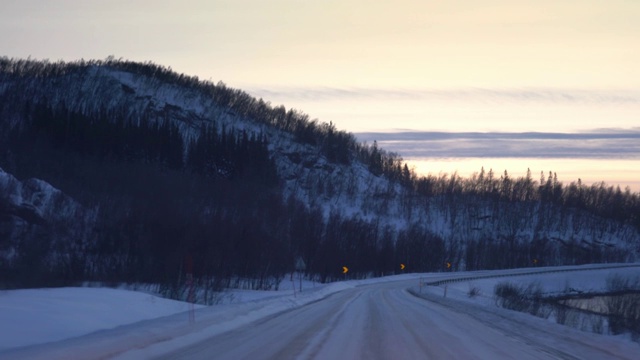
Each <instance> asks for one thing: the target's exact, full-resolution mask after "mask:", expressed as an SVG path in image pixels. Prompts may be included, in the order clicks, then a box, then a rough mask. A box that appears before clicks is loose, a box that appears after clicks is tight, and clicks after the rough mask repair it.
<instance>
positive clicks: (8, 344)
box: [0, 264, 640, 360]
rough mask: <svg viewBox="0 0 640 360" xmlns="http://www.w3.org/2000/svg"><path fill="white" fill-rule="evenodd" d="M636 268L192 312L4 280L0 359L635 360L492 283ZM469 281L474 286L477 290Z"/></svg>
mask: <svg viewBox="0 0 640 360" xmlns="http://www.w3.org/2000/svg"><path fill="white" fill-rule="evenodd" d="M639 270H640V267H638V264H632V265H624V264H619V265H615V264H614V265H611V264H609V265H586V266H568V267H558V268H544V269H512V270H497V271H478V272H467V273H431V274H404V275H396V276H390V277H385V278H376V279H366V280H349V281H343V282H336V283H330V284H323V285H320V284H318V285H317V286H316V285H315V284H307V285H308V286H306V287H305V290H304V291H303V292H298V293H297V294H296V293H292V292H290V290H285V291H276V292H269V293H268V294H262V293H261V294H260V295H261V298H259V299H258V298H256V299H250V298H247V299H245V300H241V301H239V302H234V303H227V304H221V305H216V306H211V307H202V308H199V309H196V310H195V322H191V321H190V320H189V319H191V316H187V315H188V312H181V310H180V309H177V308H175V305H176V304H175V302H171V301H168V300H164V299H159V298H156V297H153V296H151V295H149V294H144V293H135V292H131V293H129V292H126V291H120V290H114V289H78V288H61V289H40V290H37V289H36V290H13V291H7V292H4V293H0V318H1V319H3V320H4V322H2V323H1V324H0V335H1V336H0V337H1V338H2V339H3V340H5V341H4V342H0V344H3V345H2V346H0V359H12V360H16V359H47V360H51V359H65V360H66V359H107V358H115V359H117V360H137V359H151V358H162V359H332V360H333V359H429V358H431V359H549V358H551V359H637V358H638V356H637V354H640V344H638V343H637V342H633V341H631V340H630V339H629V337H628V336H624V335H619V336H606V335H597V334H592V333H587V332H582V331H579V330H576V329H574V328H571V327H568V326H562V325H558V324H556V323H555V322H554V321H553V320H552V319H541V318H536V317H533V316H531V315H528V314H524V313H518V312H514V311H509V310H505V309H501V308H498V307H496V306H495V300H494V299H493V295H492V294H493V288H494V286H495V285H496V284H497V283H499V282H503V281H505V276H508V281H509V282H514V283H516V284H521V285H523V286H524V285H527V284H530V283H531V282H532V281H535V282H538V283H540V284H541V285H542V286H543V287H544V289H545V292H548V293H556V292H557V291H558V289H563V288H566V287H571V288H574V287H575V288H576V289H582V290H584V291H587V292H588V291H596V292H597V291H600V290H602V289H605V288H606V281H607V279H608V278H609V277H610V276H611V275H613V274H616V275H620V276H624V277H629V278H635V277H637V276H638V274H639V273H638V271H639ZM542 271H544V273H543V272H542ZM445 280H446V281H447V283H446V284H445V283H443V281H445ZM425 283H430V284H440V285H438V286H419V285H420V284H425ZM471 288H477V289H480V291H479V293H478V295H477V296H476V297H474V298H469V297H468V295H467V294H468V292H469V289H471ZM446 289H448V292H446ZM237 294H238V299H240V298H241V296H239V294H240V292H238V293H237ZM444 294H447V297H446V298H445V297H444V296H443V295H444ZM254 295H256V296H257V294H254ZM416 295H418V296H416ZM98 296H99V297H98ZM265 296H266V297H265ZM234 297H235V296H234ZM169 305H170V306H169ZM179 305H181V306H187V305H188V304H186V303H181V304H179ZM153 307H157V309H155V310H153V309H151V308H153ZM27 310H28V311H27ZM143 310H144V311H143ZM147 310H149V311H147ZM152 310H153V311H152ZM154 314H155V315H154ZM172 314H173V315H172ZM124 318H127V319H129V318H130V319H129V320H128V321H123V320H124ZM106 319H108V320H110V321H106ZM143 319H146V320H143ZM111 320H112V321H111ZM140 320H142V321H140ZM83 324H84V325H86V326H84V325H83ZM118 324H119V325H118ZM81 325H83V326H81ZM54 330H55V332H56V334H58V333H59V336H52V335H51V333H52V332H53V331H54ZM60 339H62V340H60Z"/></svg>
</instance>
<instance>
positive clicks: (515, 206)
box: [0, 58, 640, 289]
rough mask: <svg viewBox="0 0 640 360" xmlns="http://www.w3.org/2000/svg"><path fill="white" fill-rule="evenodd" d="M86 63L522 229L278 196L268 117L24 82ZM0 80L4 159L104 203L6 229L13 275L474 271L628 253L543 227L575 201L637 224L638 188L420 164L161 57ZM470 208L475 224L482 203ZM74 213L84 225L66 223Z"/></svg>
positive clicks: (4, 70)
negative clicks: (493, 231)
mask: <svg viewBox="0 0 640 360" xmlns="http://www.w3.org/2000/svg"><path fill="white" fill-rule="evenodd" d="M93 67H108V68H111V69H117V70H121V71H126V72H131V73H134V74H136V75H137V76H143V77H148V78H151V79H154V81H159V82H164V83H169V84H174V85H177V86H180V87H182V88H184V89H191V90H194V89H195V90H197V91H198V92H200V93H203V94H206V96H207V97H208V98H210V99H211V100H212V101H213V102H214V103H215V104H216V105H217V106H218V107H220V108H221V109H224V112H225V113H230V114H233V115H234V116H236V117H240V118H246V119H250V121H253V122H257V123H258V124H261V125H264V126H265V127H266V128H276V129H279V130H283V131H286V132H287V133H290V134H292V135H293V137H294V138H295V139H296V140H297V141H298V142H301V143H304V144H308V145H312V146H314V147H315V148H317V149H318V150H319V152H320V153H321V154H322V155H323V156H324V157H325V158H326V159H327V160H328V161H329V162H331V163H334V164H339V165H344V166H346V165H349V164H351V163H354V162H356V161H357V162H361V163H362V164H364V166H365V167H366V168H367V169H368V170H369V171H370V172H371V173H372V174H374V175H375V176H376V177H379V178H384V179H387V180H389V182H390V183H391V184H393V185H398V186H401V187H402V189H404V190H403V191H404V192H403V193H404V194H405V195H404V197H403V198H402V199H401V201H403V204H406V209H405V210H406V212H407V214H409V215H408V217H410V216H411V214H412V213H413V209H412V207H416V206H418V205H415V204H416V203H418V202H420V201H421V202H422V203H421V205H419V206H423V207H424V206H427V207H428V206H434V207H437V208H438V209H443V210H442V213H446V214H447V217H448V219H449V220H447V221H449V223H450V224H451V226H452V227H453V226H468V227H470V232H469V233H472V232H473V231H476V230H475V229H474V228H473V227H474V226H476V225H474V224H472V223H465V224H460V223H459V221H458V222H456V219H460V218H462V215H461V214H460V213H462V212H466V213H472V212H474V211H478V212H479V211H480V210H479V209H485V208H486V209H492V214H493V215H492V216H493V218H495V219H498V220H495V221H500V222H502V223H504V222H509V221H512V222H513V224H514V225H513V228H514V231H513V236H510V235H500V236H486V237H482V236H481V237H475V238H468V239H467V238H453V239H452V238H443V237H442V236H440V235H437V234H434V233H433V232H432V231H431V230H429V229H430V227H429V225H430V224H426V223H424V221H423V220H421V219H411V220H407V221H406V226H399V227H394V226H391V225H383V224H386V223H385V219H384V215H382V213H380V214H378V213H376V211H371V212H370V213H372V214H373V216H370V217H368V218H367V220H363V219H362V218H359V217H358V216H346V215H344V214H341V213H331V214H325V213H324V212H323V211H324V210H323V209H321V208H315V207H312V206H311V207H310V206H309V204H303V203H301V202H300V200H299V199H297V198H295V197H294V196H285V195H284V191H283V186H282V183H281V180H280V178H279V177H278V172H277V169H276V163H275V159H274V158H273V157H272V154H271V153H270V152H269V139H268V138H267V136H266V135H265V134H264V133H262V132H260V131H254V132H248V131H246V130H238V129H236V128H232V127H226V126H224V125H223V124H222V122H221V121H220V122H218V120H219V119H218V120H216V119H207V121H206V122H203V123H202V124H201V125H198V126H197V127H192V128H190V129H189V130H188V131H185V130H184V129H183V128H181V127H180V123H179V122H178V121H175V120H172V119H171V117H170V116H164V115H163V114H162V113H158V111H142V112H136V111H131V109H128V108H126V107H117V106H116V107H108V106H106V105H101V106H97V107H93V108H90V107H87V108H82V107H78V106H71V105H69V104H65V102H59V101H58V102H54V101H49V100H48V98H47V97H46V96H31V95H32V94H31V93H30V92H31V91H32V90H29V89H32V88H30V87H29V86H27V85H21V84H22V83H21V82H20V80H21V79H28V80H29V81H34V82H35V83H36V85H37V86H50V85H51V84H55V83H56V81H58V80H60V79H62V78H63V77H65V76H71V75H73V76H78V77H84V76H88V75H86V73H87V70H88V69H90V68H93ZM95 81H100V80H99V79H98V80H95ZM0 82H5V83H7V84H13V85H12V86H14V87H13V88H12V91H5V92H4V93H0V131H1V132H0V167H2V168H3V169H4V170H6V171H7V172H9V173H12V174H14V175H15V176H17V177H18V178H20V179H27V178H31V177H36V178H40V179H44V180H46V181H47V182H49V183H51V184H52V185H54V186H55V187H56V188H59V189H61V190H62V191H63V192H64V193H66V194H68V195H70V196H71V197H73V198H74V199H76V200H78V201H79V202H80V203H81V204H82V205H83V206H84V207H85V208H87V209H95V214H96V216H95V219H92V220H86V219H84V218H83V219H73V218H69V219H68V220H66V222H60V223H42V222H27V223H28V225H27V228H28V229H27V230H25V231H23V232H21V233H19V234H18V235H17V238H13V239H11V241H13V242H14V243H15V244H18V245H19V246H18V248H19V251H17V252H16V255H15V256H14V257H12V258H11V259H8V260H7V261H3V262H2V263H1V264H0V274H1V275H2V280H1V281H2V283H0V286H4V287H22V286H47V285H58V284H71V283H75V282H79V281H106V282H150V283H161V284H165V285H168V286H171V285H174V286H177V285H178V284H181V283H184V276H185V273H186V272H191V273H192V274H193V275H194V276H195V279H196V281H197V282H198V283H199V284H201V285H202V286H204V287H205V288H208V289H218V288H221V287H229V286H251V287H253V288H268V287H270V286H273V284H275V283H277V280H278V279H282V278H283V277H284V276H285V274H287V273H289V272H291V271H293V270H294V264H295V262H296V259H298V258H302V259H303V260H304V262H305V264H306V268H305V270H304V271H305V273H306V274H307V275H308V276H309V277H313V278H317V279H319V280H321V281H329V280H334V279H340V278H343V274H342V272H341V269H342V266H348V267H349V269H350V271H349V276H351V277H365V276H371V275H385V274H392V273H395V272H397V271H399V264H400V263H404V264H406V265H407V269H406V270H407V271H411V272H418V271H446V270H448V268H447V267H446V266H445V264H447V263H450V264H452V266H451V269H450V270H456V269H470V270H471V269H486V268H508V267H521V266H531V265H532V262H531V261H532V259H536V260H539V261H540V264H541V265H542V264H544V265H561V264H577V263H586V262H599V261H624V259H625V257H624V254H621V253H620V251H619V250H617V249H608V248H606V247H602V246H600V245H598V244H594V245H591V246H590V247H585V245H584V244H582V243H580V242H579V241H580V240H581V239H551V238H550V237H549V236H548V235H547V234H546V233H545V232H544V231H542V230H544V227H545V226H546V225H545V224H544V221H547V220H548V219H550V218H553V217H555V216H556V215H557V214H565V215H566V214H569V215H571V216H573V215H576V214H578V215H580V216H581V218H582V219H583V220H582V221H583V222H582V223H584V222H587V221H589V219H591V217H590V216H598V217H599V218H604V219H609V220H611V221H613V222H615V224H616V226H622V225H631V226H633V227H634V228H635V229H640V197H639V195H638V194H637V193H632V192H631V191H630V190H629V189H625V190H624V191H623V190H621V189H619V188H618V187H615V188H614V187H611V186H606V185H605V184H603V183H601V184H595V185H592V186H586V185H584V184H582V183H581V182H580V181H577V182H573V183H571V184H569V185H564V184H563V183H562V182H560V181H559V180H558V179H557V176H556V175H555V174H553V173H549V174H548V175H546V174H541V176H540V178H539V181H538V180H535V179H533V177H532V175H531V174H528V175H527V176H525V177H521V178H512V177H511V176H509V174H508V173H507V172H506V171H505V172H504V173H502V174H500V176H497V175H496V174H494V173H493V171H489V172H485V171H484V170H481V171H480V172H479V173H478V174H476V175H474V176H473V177H471V178H468V179H463V178H461V177H459V176H457V175H455V174H454V175H451V176H446V175H443V176H439V177H436V176H426V177H418V176H416V174H415V173H413V172H412V171H411V170H410V169H409V168H408V166H407V165H406V164H404V163H403V160H402V158H401V157H399V156H398V155H396V154H393V153H389V152H386V151H385V150H383V149H380V148H378V146H377V144H376V143H375V142H374V143H373V144H371V145H367V144H360V143H358V142H357V141H356V140H355V138H354V137H353V135H352V134H349V133H346V132H343V131H338V130H337V129H336V128H335V126H334V125H333V124H331V123H329V124H326V123H319V122H318V121H316V120H310V119H309V118H308V116H307V115H305V114H303V113H301V112H299V111H297V110H286V109H285V108H284V106H275V107H274V106H271V105H270V104H269V103H268V102H265V101H263V100H262V99H259V100H257V99H255V98H253V97H251V96H250V95H249V94H247V93H245V92H243V91H240V90H236V89H231V88H229V87H227V86H226V85H225V84H223V83H218V84H215V85H214V84H212V83H210V82H206V81H200V80H198V78H196V77H189V76H185V75H182V74H177V73H175V72H173V71H171V69H170V68H165V67H162V66H158V65H155V64H152V63H144V64H140V63H134V62H128V61H122V60H115V59H112V58H109V59H107V60H104V61H78V62H74V63H61V62H60V63H49V62H41V61H30V60H9V59H6V58H0ZM16 84H17V85H16ZM118 89H119V91H124V92H125V93H130V92H135V91H134V90H133V89H127V88H125V87H118ZM19 90H20V91H24V92H25V93H21V92H20V91H19ZM55 91H58V92H61V91H64V89H62V90H60V89H58V90H55ZM52 92H54V91H53V90H52ZM82 96H85V95H82ZM86 96H90V95H86ZM131 96H134V95H133V94H131ZM94 101H95V102H96V103H101V102H102V103H104V102H105V101H106V100H104V99H98V100H95V99H94ZM319 181H322V179H320V180H319ZM389 189H393V187H389ZM325 192H327V190H326V189H325ZM425 204H426V205H425ZM403 206H404V205H403ZM60 210H61V211H62V212H63V211H64V210H65V209H60ZM438 211H440V210H438ZM583 213H584V214H587V215H588V216H587V215H581V214H583ZM9 215H10V210H9V206H8V200H7V199H6V198H3V197H2V196H0V222H2V221H5V220H4V219H7V218H9V217H10V216H9ZM534 215H535V216H536V218H537V219H538V220H537V224H539V225H536V229H538V228H539V229H540V232H539V234H538V233H537V232H536V234H534V235H533V241H523V240H522V239H518V238H517V237H516V233H517V228H518V227H519V226H520V225H521V223H522V221H521V220H522V219H523V218H527V217H533V216H534ZM565 215H562V216H565ZM569 215H567V218H568V216H569ZM465 216H466V218H468V219H472V221H475V222H477V223H478V224H481V223H482V221H484V220H483V217H488V215H483V214H477V215H475V214H472V215H465ZM576 216H577V215H576ZM567 224H568V225H567V226H581V225H580V223H578V222H576V221H573V222H572V225H569V222H567ZM0 225H2V224H0ZM75 226H81V227H83V229H85V228H86V229H89V230H87V231H84V230H83V231H70V230H69V229H73V228H74V227H75ZM478 227H480V225H478ZM1 228H2V227H1V226H0V230H2V229H1ZM536 231H537V230H536ZM0 233H2V232H0ZM52 238H56V239H57V240H59V241H55V242H54V241H52ZM8 241H9V240H8V239H0V250H3V249H6V248H8V247H9V246H10V245H11V244H9V243H8ZM52 254H53V255H52ZM34 264H38V266H35V265H34ZM247 284H249V285H247Z"/></svg>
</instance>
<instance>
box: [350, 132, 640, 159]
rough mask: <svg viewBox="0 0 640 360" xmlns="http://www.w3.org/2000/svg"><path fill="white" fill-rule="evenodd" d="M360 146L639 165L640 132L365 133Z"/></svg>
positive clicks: (419, 153) (407, 153)
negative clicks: (630, 161)
mask: <svg viewBox="0 0 640 360" xmlns="http://www.w3.org/2000/svg"><path fill="white" fill-rule="evenodd" d="M355 135H356V137H357V138H358V139H359V140H360V141H365V142H368V143H372V142H373V141H376V142H377V143H378V145H379V147H381V148H383V149H385V150H387V151H391V152H395V153H398V154H400V155H401V156H403V157H404V158H549V159H551V158H572V159H640V128H634V129H628V130H615V129H599V130H593V131H589V132H581V133H543V132H521V133H506V132H504V133H503V132H461V133H452V132H419V131H415V132H414V131H400V132H384V133H383V132H362V133H356V134H355Z"/></svg>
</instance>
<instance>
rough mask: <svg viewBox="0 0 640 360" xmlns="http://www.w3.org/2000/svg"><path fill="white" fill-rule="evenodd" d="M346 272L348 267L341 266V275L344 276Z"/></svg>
mask: <svg viewBox="0 0 640 360" xmlns="http://www.w3.org/2000/svg"><path fill="white" fill-rule="evenodd" d="M348 271H349V268H348V267H346V266H343V267H342V273H343V274H346V273H347V272H348Z"/></svg>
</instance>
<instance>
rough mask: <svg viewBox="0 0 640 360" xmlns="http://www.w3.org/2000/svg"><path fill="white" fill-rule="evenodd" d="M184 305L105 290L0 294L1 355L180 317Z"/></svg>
mask: <svg viewBox="0 0 640 360" xmlns="http://www.w3.org/2000/svg"><path fill="white" fill-rule="evenodd" d="M189 306H191V304H187V303H184V302H180V301H175V300H168V299H163V298H160V297H157V296H155V295H151V294H147V293H143V292H136V291H126V290H117V289H106V288H51V289H27V290H6V291H0V351H3V350H7V349H10V348H16V347H21V346H28V345H34V344H40V343H46V342H53V341H59V340H64V339H68V338H73V337H77V336H82V335H86V334H88V333H92V332H94V331H97V330H103V329H110V328H114V327H117V326H120V325H123V324H129V323H134V322H138V321H142V320H148V319H155V318H158V317H163V316H167V315H171V314H176V313H181V312H184V311H187V310H189ZM194 307H197V308H200V307H202V306H200V305H195V306H194ZM0 354H1V353H0Z"/></svg>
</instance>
